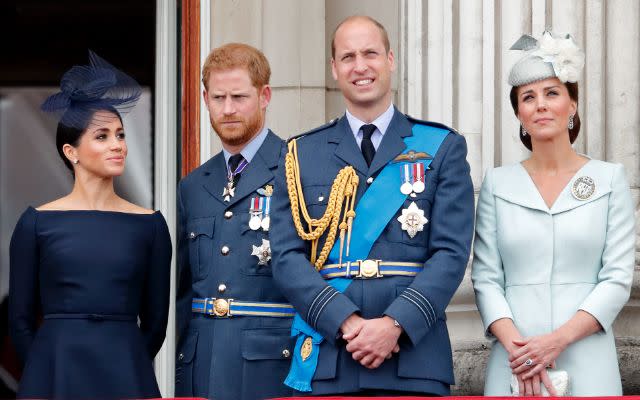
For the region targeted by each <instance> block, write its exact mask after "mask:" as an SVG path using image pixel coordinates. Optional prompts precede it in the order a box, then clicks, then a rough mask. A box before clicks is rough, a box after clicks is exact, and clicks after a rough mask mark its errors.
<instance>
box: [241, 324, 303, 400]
mask: <svg viewBox="0 0 640 400" xmlns="http://www.w3.org/2000/svg"><path fill="white" fill-rule="evenodd" d="M294 345H295V338H292V337H291V336H290V330H289V329H281V328H275V329H268V328H266V329H248V330H244V331H243V332H242V337H241V344H240V347H241V352H242V358H243V366H242V382H243V383H244V384H243V386H242V399H258V398H272V397H285V396H291V395H292V394H293V390H292V389H291V388H289V387H287V386H285V385H284V379H285V378H286V376H287V374H288V373H289V368H290V366H291V357H292V354H293V348H294Z"/></svg>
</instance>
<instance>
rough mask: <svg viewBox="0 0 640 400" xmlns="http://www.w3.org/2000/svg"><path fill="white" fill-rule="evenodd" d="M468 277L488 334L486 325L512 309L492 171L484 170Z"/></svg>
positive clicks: (506, 315)
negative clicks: (500, 241)
mask: <svg viewBox="0 0 640 400" xmlns="http://www.w3.org/2000/svg"><path fill="white" fill-rule="evenodd" d="M471 280H472V281H473V289H474V290H475V292H476V304H477V306H478V311H480V316H481V318H482V323H483V324H484V328H485V334H486V335H487V337H491V336H492V335H491V333H490V332H489V326H490V325H491V324H492V323H493V322H495V321H497V320H499V319H501V318H510V319H512V320H513V314H512V313H511V308H510V307H509V304H508V303H507V299H506V297H505V277H504V269H503V267H502V259H501V257H500V251H499V250H498V236H497V221H496V198H495V196H494V195H493V171H492V170H489V171H487V174H486V176H485V178H484V182H482V188H481V189H480V196H479V198H478V208H477V210H476V239H475V242H474V244H473V265H472V268H471Z"/></svg>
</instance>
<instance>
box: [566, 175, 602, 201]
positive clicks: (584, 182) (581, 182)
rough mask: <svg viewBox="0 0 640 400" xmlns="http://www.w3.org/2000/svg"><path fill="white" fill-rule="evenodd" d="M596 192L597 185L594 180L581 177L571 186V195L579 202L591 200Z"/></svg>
mask: <svg viewBox="0 0 640 400" xmlns="http://www.w3.org/2000/svg"><path fill="white" fill-rule="evenodd" d="M595 192H596V184H595V182H594V181H593V179H592V178H590V177H588V176H581V177H580V178H578V179H576V180H575V182H573V185H572V186H571V194H573V197H575V198H576V199H578V200H589V198H591V196H593V194H594V193H595Z"/></svg>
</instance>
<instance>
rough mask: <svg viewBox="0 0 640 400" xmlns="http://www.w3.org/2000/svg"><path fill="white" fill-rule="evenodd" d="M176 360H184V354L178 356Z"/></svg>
mask: <svg viewBox="0 0 640 400" xmlns="http://www.w3.org/2000/svg"><path fill="white" fill-rule="evenodd" d="M178 360H180V361H182V360H184V354H182V353H180V354H179V355H178Z"/></svg>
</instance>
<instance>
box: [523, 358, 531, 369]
mask: <svg viewBox="0 0 640 400" xmlns="http://www.w3.org/2000/svg"><path fill="white" fill-rule="evenodd" d="M524 365H526V366H527V367H530V366H532V365H533V360H532V359H530V358H527V361H525V362H524Z"/></svg>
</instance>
